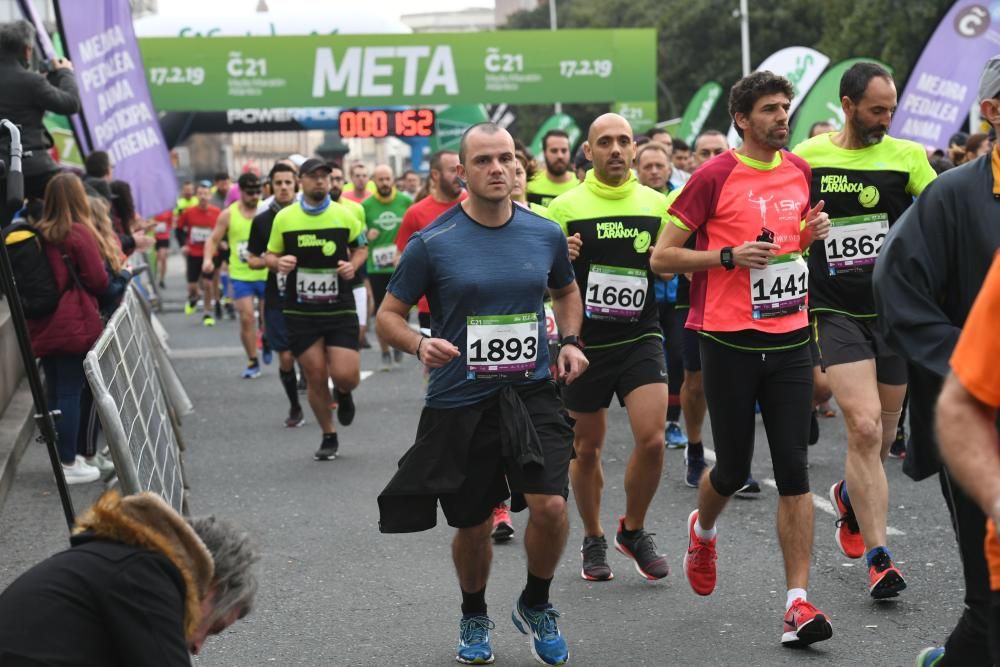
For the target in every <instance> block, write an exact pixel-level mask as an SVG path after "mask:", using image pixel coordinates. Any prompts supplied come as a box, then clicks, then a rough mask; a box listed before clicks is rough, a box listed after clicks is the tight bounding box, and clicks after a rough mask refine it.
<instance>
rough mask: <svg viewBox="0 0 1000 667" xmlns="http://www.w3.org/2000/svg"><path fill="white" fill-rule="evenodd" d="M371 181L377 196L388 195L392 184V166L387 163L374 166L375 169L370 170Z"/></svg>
mask: <svg viewBox="0 0 1000 667" xmlns="http://www.w3.org/2000/svg"><path fill="white" fill-rule="evenodd" d="M372 182H374V183H375V189H376V190H377V191H378V195H379V197H382V198H383V199H384V198H386V197H390V196H391V195H392V188H393V186H394V179H393V175H392V167H390V166H389V165H387V164H380V165H378V166H377V167H375V170H374V171H373V172H372Z"/></svg>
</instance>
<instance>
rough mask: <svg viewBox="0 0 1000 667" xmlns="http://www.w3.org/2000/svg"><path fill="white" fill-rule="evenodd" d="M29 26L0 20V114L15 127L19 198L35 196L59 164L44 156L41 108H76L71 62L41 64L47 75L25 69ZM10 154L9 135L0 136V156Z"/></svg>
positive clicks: (0, 183)
mask: <svg viewBox="0 0 1000 667" xmlns="http://www.w3.org/2000/svg"><path fill="white" fill-rule="evenodd" d="M34 42H35V28H34V27H33V26H32V25H31V24H30V23H28V22H27V21H14V22H13V23H4V24H0V90H3V91H4V94H3V97H2V99H0V118H6V119H8V120H10V121H11V122H13V123H14V124H15V125H18V126H20V128H21V143H22V146H23V148H24V160H23V163H22V168H23V170H24V196H25V198H27V199H41V198H42V195H43V194H44V193H45V186H46V185H47V184H48V182H49V179H51V178H52V177H53V176H55V175H56V173H58V171H59V166H58V165H57V164H56V162H55V161H54V160H53V159H52V156H50V155H49V152H48V151H49V149H50V148H51V147H52V145H53V139H52V136H51V135H50V134H49V133H48V131H47V130H46V129H45V125H44V124H43V123H42V117H43V116H44V115H45V112H46V111H52V112H54V113H57V114H63V115H66V116H69V115H72V114H75V113H78V112H79V111H80V96H79V94H78V93H77V87H76V77H75V76H74V75H73V65H72V63H70V61H68V60H66V59H65V58H57V59H55V60H52V61H50V62H47V63H46V66H47V69H48V73H47V74H45V75H43V74H40V73H38V72H33V71H31V69H30V67H31V62H32V53H33V50H34V46H33V45H34ZM9 154H10V139H9V138H8V137H7V136H6V135H4V136H3V137H0V155H9ZM6 192H7V186H6V179H2V178H0V193H2V194H3V199H6Z"/></svg>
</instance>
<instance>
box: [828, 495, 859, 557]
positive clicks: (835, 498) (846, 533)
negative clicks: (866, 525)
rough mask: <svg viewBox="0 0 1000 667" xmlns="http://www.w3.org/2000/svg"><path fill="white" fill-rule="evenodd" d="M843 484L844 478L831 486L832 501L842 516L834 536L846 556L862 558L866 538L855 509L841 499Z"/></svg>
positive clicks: (838, 520)
mask: <svg viewBox="0 0 1000 667" xmlns="http://www.w3.org/2000/svg"><path fill="white" fill-rule="evenodd" d="M843 484H844V480H840V481H839V482H837V483H836V484H834V485H833V486H831V487H830V502H831V503H832V504H833V506H834V507H835V508H836V509H837V514H838V515H839V516H840V518H839V519H837V523H836V526H837V532H835V533H834V534H833V538H834V539H835V540H836V541H837V546H839V547H840V550H841V551H843V552H844V555H845V556H847V557H848V558H861V557H862V556H864V555H865V540H864V538H862V537H861V529H860V528H858V520H857V518H856V517H855V516H854V510H853V509H851V508H850V507H848V506H847V504H846V503H844V501H843V500H841V499H840V488H841V486H842V485H843Z"/></svg>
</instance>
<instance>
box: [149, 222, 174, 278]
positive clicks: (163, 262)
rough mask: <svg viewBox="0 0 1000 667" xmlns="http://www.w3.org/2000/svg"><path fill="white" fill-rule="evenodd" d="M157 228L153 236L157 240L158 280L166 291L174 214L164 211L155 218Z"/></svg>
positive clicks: (154, 229) (154, 228)
mask: <svg viewBox="0 0 1000 667" xmlns="http://www.w3.org/2000/svg"><path fill="white" fill-rule="evenodd" d="M153 220H154V221H156V226H155V227H153V234H154V236H155V238H156V279H157V280H158V281H159V283H160V289H166V287H167V285H166V279H167V258H168V257H169V256H170V226H171V224H172V223H173V221H174V212H173V211H171V210H167V211H164V212H163V213H160V214H159V215H156V216H153Z"/></svg>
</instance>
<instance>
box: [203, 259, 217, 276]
mask: <svg viewBox="0 0 1000 667" xmlns="http://www.w3.org/2000/svg"><path fill="white" fill-rule="evenodd" d="M213 271H215V264H214V263H213V262H212V259H211V258H208V259H206V260H205V261H204V262H202V264H201V272H202V273H205V274H210V273H212V272H213Z"/></svg>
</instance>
